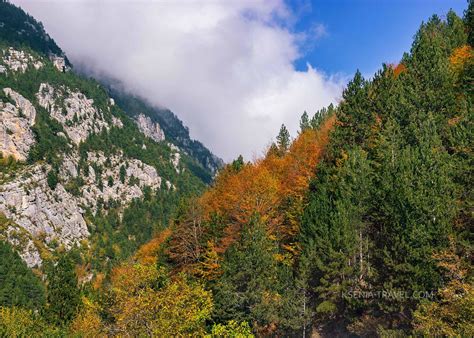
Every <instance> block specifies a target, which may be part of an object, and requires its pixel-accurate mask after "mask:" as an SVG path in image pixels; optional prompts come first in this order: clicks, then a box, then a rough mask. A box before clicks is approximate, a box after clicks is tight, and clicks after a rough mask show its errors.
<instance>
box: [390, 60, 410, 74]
mask: <svg viewBox="0 0 474 338" xmlns="http://www.w3.org/2000/svg"><path fill="white" fill-rule="evenodd" d="M392 68H393V75H394V76H395V77H398V76H399V75H400V74H401V73H404V72H405V71H406V70H407V67H406V66H405V65H404V64H403V63H399V64H398V65H396V66H395V67H392Z"/></svg>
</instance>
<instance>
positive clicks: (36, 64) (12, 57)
mask: <svg viewBox="0 0 474 338" xmlns="http://www.w3.org/2000/svg"><path fill="white" fill-rule="evenodd" d="M2 52H3V58H2V63H3V67H2V68H0V73H4V72H6V71H7V70H10V71H12V72H22V73H24V72H25V71H26V70H27V69H28V67H33V68H34V69H40V68H42V67H43V66H44V64H43V62H41V61H40V60H39V59H37V58H35V57H34V56H33V55H31V54H29V53H27V52H25V51H23V50H16V49H14V48H12V47H10V48H8V49H5V50H3V51H2Z"/></svg>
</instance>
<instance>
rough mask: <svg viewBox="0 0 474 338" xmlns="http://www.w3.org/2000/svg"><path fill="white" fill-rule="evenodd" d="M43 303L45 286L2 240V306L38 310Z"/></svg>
mask: <svg viewBox="0 0 474 338" xmlns="http://www.w3.org/2000/svg"><path fill="white" fill-rule="evenodd" d="M0 217H3V216H2V215H0ZM43 305H44V286H43V284H42V283H41V281H40V280H39V278H38V277H36V276H35V275H34V274H33V272H32V271H31V270H30V269H29V268H28V267H27V266H26V264H25V262H23V260H22V259H21V257H20V256H19V255H18V253H16V252H15V251H13V249H12V247H11V245H10V244H8V243H6V242H3V241H0V307H2V306H9V307H10V306H19V307H24V308H29V309H32V310H38V309H40V308H42V306H43Z"/></svg>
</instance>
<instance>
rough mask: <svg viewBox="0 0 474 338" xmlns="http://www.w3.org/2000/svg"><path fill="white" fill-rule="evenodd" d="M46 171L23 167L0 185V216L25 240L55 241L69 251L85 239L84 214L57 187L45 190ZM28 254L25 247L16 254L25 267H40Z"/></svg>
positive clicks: (73, 199) (35, 255) (28, 249)
mask: <svg viewBox="0 0 474 338" xmlns="http://www.w3.org/2000/svg"><path fill="white" fill-rule="evenodd" d="M49 170H51V168H50V167H49V166H48V165H44V166H41V165H39V164H37V165H34V166H31V167H27V168H26V169H25V170H24V171H22V172H21V173H19V175H17V177H16V178H15V179H13V180H12V181H10V182H7V183H4V184H2V185H1V187H0V212H1V213H3V214H4V215H5V216H6V217H7V218H8V219H11V220H13V221H14V222H15V223H16V224H17V225H18V226H19V227H21V228H22V230H23V231H24V232H25V233H26V234H27V237H28V238H33V239H34V238H41V239H42V240H43V241H44V242H45V245H48V244H50V243H52V241H57V243H58V244H62V245H64V247H65V248H67V249H69V248H71V246H72V245H73V244H74V243H76V242H77V241H79V240H81V239H84V238H87V237H88V236H89V231H88V229H87V226H86V222H85V221H84V218H83V217H82V214H83V212H84V211H83V209H82V208H81V207H79V205H78V203H77V202H78V201H77V200H76V199H75V198H74V196H72V195H71V194H70V193H68V192H67V191H66V190H65V189H64V187H63V186H62V184H61V183H59V184H58V185H57V186H56V188H55V189H54V190H51V189H50V188H49V186H48V183H47V172H48V171H49ZM10 237H11V236H10ZM13 244H15V243H13ZM32 251H35V250H34V249H33V248H32V247H31V245H28V246H26V247H24V248H23V252H21V251H20V254H21V255H22V257H24V258H25V261H26V262H27V264H28V265H29V266H34V265H40V264H41V259H40V258H39V254H34V253H30V252H32ZM36 251H38V250H36ZM28 257H29V258H28ZM26 258H28V259H26Z"/></svg>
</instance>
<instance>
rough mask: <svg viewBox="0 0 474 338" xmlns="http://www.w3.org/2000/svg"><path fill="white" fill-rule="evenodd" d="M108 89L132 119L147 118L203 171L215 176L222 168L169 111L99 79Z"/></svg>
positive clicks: (110, 81) (218, 159)
mask: <svg viewBox="0 0 474 338" xmlns="http://www.w3.org/2000/svg"><path fill="white" fill-rule="evenodd" d="M100 81H102V82H103V83H104V84H105V85H106V87H107V88H108V89H109V94H110V96H111V97H113V98H114V99H115V101H116V102H117V104H118V105H119V106H120V107H122V109H123V110H124V111H125V113H126V114H127V115H129V116H131V117H132V118H136V117H137V116H138V115H139V114H144V115H146V116H149V117H150V118H151V120H152V121H153V122H155V123H158V124H159V125H160V126H161V128H162V129H163V131H164V133H165V136H166V139H167V140H169V141H170V142H172V143H173V144H175V145H176V146H178V147H179V148H181V149H182V150H184V151H185V152H186V153H188V154H189V155H190V156H191V157H193V158H195V159H196V160H197V161H198V162H199V163H200V164H201V165H202V166H203V167H204V168H205V169H207V170H209V171H210V172H211V173H212V174H215V173H216V172H217V170H219V169H220V168H222V167H223V165H224V162H223V161H222V159H220V158H219V157H217V156H216V155H214V154H213V153H212V152H211V151H210V150H209V149H207V148H206V147H205V146H204V145H203V144H202V143H201V142H199V141H197V140H193V139H191V137H190V135H189V129H188V127H186V126H184V124H183V122H182V121H181V120H180V119H179V118H178V117H177V116H176V115H175V114H174V113H173V112H172V111H170V110H169V109H166V108H159V107H156V106H153V105H151V104H149V103H147V102H146V100H144V99H143V98H140V97H138V96H135V95H132V94H129V93H127V92H126V90H125V89H124V86H122V85H119V84H117V83H118V81H112V80H110V79H100Z"/></svg>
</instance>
